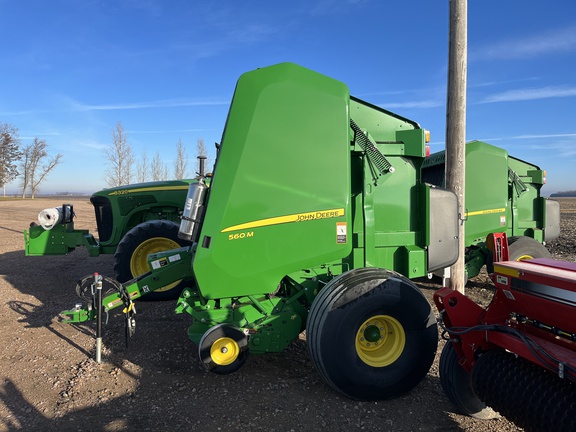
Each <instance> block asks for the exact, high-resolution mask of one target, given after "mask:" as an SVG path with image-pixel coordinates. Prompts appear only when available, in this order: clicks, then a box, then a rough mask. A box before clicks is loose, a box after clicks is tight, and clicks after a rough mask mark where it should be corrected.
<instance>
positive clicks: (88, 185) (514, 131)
mask: <svg viewBox="0 0 576 432" xmlns="http://www.w3.org/2000/svg"><path fill="white" fill-rule="evenodd" d="M448 5H449V2H448V0H444V1H440V0H435V1H434V0H420V1H417V0H404V1H401V2H399V1H394V2H392V1H383V0H319V1H312V0H308V1H300V0H293V1H291V2H272V1H249V0H245V1H224V0H221V1H217V2H216V1H214V2H213V1H203V2H196V1H190V0H173V1H162V0H115V1H108V0H100V1H98V0H83V1H77V0H53V1H50V2H45V1H39V0H34V1H33V0H0V41H2V42H1V47H2V54H1V55H2V57H1V65H2V67H0V121H1V122H7V123H11V124H13V125H14V126H16V127H17V128H18V129H19V131H20V137H21V139H22V144H23V145H26V144H29V143H30V142H31V141H32V140H33V139H34V137H38V138H42V139H45V140H46V141H47V143H48V145H49V152H50V153H51V154H56V153H61V154H63V161H62V163H61V165H59V166H58V167H57V168H56V170H55V171H54V172H53V173H52V174H51V175H50V177H49V178H48V180H47V182H46V183H45V184H44V185H43V186H42V187H41V192H44V193H48V192H64V191H69V192H86V193H92V192H94V191H96V190H99V189H102V188H104V187H106V182H105V176H104V172H105V168H106V159H105V157H104V149H105V148H106V147H109V146H110V144H111V142H112V130H113V128H114V127H115V125H116V123H117V122H118V121H121V122H122V124H123V125H124V129H125V130H126V131H127V134H128V141H129V143H130V144H131V145H132V146H133V147H134V149H135V151H136V154H137V158H138V157H139V154H140V152H141V151H142V150H145V151H146V153H147V154H148V157H149V158H151V157H152V156H153V155H154V154H155V153H156V152H157V151H159V152H160V154H161V157H162V159H163V161H164V162H165V163H166V164H167V165H168V167H169V170H170V172H172V170H173V169H172V164H173V160H174V158H175V154H176V145H177V143H178V140H179V139H181V140H182V142H183V143H184V144H185V145H186V147H187V151H188V154H189V156H190V157H191V162H190V163H189V166H190V167H192V166H193V163H194V162H193V159H194V154H195V151H196V141H197V139H198V138H202V139H204V141H205V143H206V145H207V147H208V149H209V151H210V152H211V153H212V154H214V150H213V143H214V142H218V141H220V137H221V134H222V129H223V126H224V122H225V120H226V113H227V110H228V105H229V102H230V99H231V97H232V93H233V90H234V86H235V84H236V80H237V79H238V77H239V76H240V75H241V74H242V73H244V72H246V71H249V70H253V69H255V68H257V67H262V66H268V65H271V64H275V63H280V62H284V61H291V62H295V63H299V64H301V65H303V66H306V67H308V68H310V69H314V70H316V71H318V72H321V73H324V74H326V75H329V76H331V77H334V78H336V79H338V80H341V81H343V82H345V83H346V84H347V85H348V86H349V88H350V91H351V93H352V94H353V95H355V96H358V97H360V98H362V99H365V100H367V101H369V102H371V103H373V104H376V105H379V106H382V107H384V108H386V109H389V110H392V111H395V112H397V113H399V114H401V115H403V116H406V117H409V118H411V119H414V120H416V121H418V122H419V123H420V124H421V125H422V127H424V128H426V129H428V130H430V131H431V133H432V151H437V150H441V149H443V148H444V137H445V118H446V106H445V101H446V80H447V51H448ZM574 17H576V2H575V1H574V0H553V1H550V2H542V1H535V0H524V1H520V0H516V1H512V0H510V1H503V0H483V1H470V2H469V5H468V53H469V54H468V55H469V57H468V59H469V61H468V111H467V139H468V140H472V139H479V140H485V141H487V142H490V143H492V144H494V145H497V146H501V147H504V148H505V149H507V150H508V152H509V153H510V154H511V155H513V156H516V157H519V158H521V159H525V160H528V161H530V162H532V163H535V164H537V165H539V166H540V167H541V168H543V169H546V170H547V171H548V184H547V185H546V186H545V188H544V193H545V194H550V193H553V192H556V191H559V190H568V189H576V176H575V175H574V171H575V170H574V167H575V166H576V121H575V116H576V20H575V18H574ZM191 171H192V170H191V169H190V174H192V173H191ZM17 190H18V181H15V182H13V183H12V184H11V185H9V186H8V188H7V191H8V192H10V193H14V192H16V191H17Z"/></svg>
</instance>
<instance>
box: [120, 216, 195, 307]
mask: <svg viewBox="0 0 576 432" xmlns="http://www.w3.org/2000/svg"><path fill="white" fill-rule="evenodd" d="M178 230H179V226H178V225H177V224H176V223H174V222H171V221H167V220H153V221H148V222H143V223H141V224H139V225H136V226H135V227H134V228H132V229H131V230H130V231H128V232H127V233H126V234H125V235H124V237H123V238H122V240H120V243H118V247H117V248H116V253H115V254H114V274H115V275H116V279H117V280H118V281H119V282H126V281H129V280H131V279H134V278H135V277H137V276H140V275H141V274H144V273H146V272H147V271H149V270H150V269H149V268H148V263H147V260H146V259H147V256H148V255H149V254H152V253H156V252H162V251H166V250H171V249H177V248H180V247H184V246H188V245H190V242H188V241H185V240H182V239H180V238H178ZM183 288H184V286H182V284H181V283H180V282H178V283H173V284H170V285H167V286H166V287H163V288H160V289H159V290H156V291H154V292H151V293H148V294H146V295H145V296H143V297H140V299H141V300H143V301H158V300H175V299H177V298H178V296H179V295H180V293H181V292H182V289H183Z"/></svg>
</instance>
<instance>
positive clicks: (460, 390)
mask: <svg viewBox="0 0 576 432" xmlns="http://www.w3.org/2000/svg"><path fill="white" fill-rule="evenodd" d="M439 370H440V384H441V385H442V389H443V390H444V394H446V397H448V400H449V401H450V402H452V405H454V407H455V408H456V410H457V411H458V412H459V413H460V414H464V415H467V416H470V417H474V418H477V419H480V420H488V419H492V418H496V417H499V416H498V413H496V412H495V411H494V410H493V409H492V408H490V407H488V406H486V404H485V403H484V402H482V401H481V400H480V399H479V398H478V396H477V395H476V393H475V392H474V388H473V387H472V374H470V373H468V372H467V371H466V370H465V369H464V368H463V367H462V366H460V364H459V358H458V354H457V353H456V349H454V344H453V343H452V342H450V341H448V342H446V345H444V348H443V349H442V354H441V355H440V362H439Z"/></svg>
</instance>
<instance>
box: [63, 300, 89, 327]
mask: <svg viewBox="0 0 576 432" xmlns="http://www.w3.org/2000/svg"><path fill="white" fill-rule="evenodd" d="M60 317H61V319H62V322H63V323H66V324H75V323H81V322H85V321H90V320H93V319H94V317H95V313H94V309H93V308H92V305H85V306H82V304H81V303H77V304H76V306H74V308H73V309H70V310H65V311H62V312H60Z"/></svg>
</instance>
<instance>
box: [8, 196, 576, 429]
mask: <svg viewBox="0 0 576 432" xmlns="http://www.w3.org/2000/svg"><path fill="white" fill-rule="evenodd" d="M560 201H561V206H562V236H561V237H560V238H559V239H558V240H556V241H553V242H551V243H550V244H549V248H550V250H551V252H552V253H553V255H554V257H556V258H558V259H563V260H569V261H575V260H576V240H575V239H576V236H575V235H574V234H575V232H574V231H575V229H576V199H562V200H560ZM59 204H60V201H59V200H49V199H35V200H20V199H17V200H10V201H0V295H1V299H2V300H1V302H0V325H1V328H2V331H1V332H0V346H1V347H2V349H1V350H0V377H1V379H2V381H0V431H28V430H39V431H44V430H56V429H57V430H61V431H132V430H138V431H148V430H150V431H152V430H153V431H167V430H203V431H236V430H238V431H240V430H242V431H286V432H289V431H313V430H318V429H328V430H332V431H376V430H393V431H502V432H504V431H517V430H520V429H518V428H517V427H516V426H515V425H514V424H512V423H510V422H509V421H507V420H506V419H504V418H500V419H495V420H487V421H480V420H475V419H472V418H469V417H465V416H461V415H458V414H456V413H454V412H453V408H452V406H451V405H450V403H449V402H448V400H447V399H446V397H445V396H444V394H443V392H442V389H441V387H440V382H439V378H438V356H439V353H440V349H439V351H438V355H437V358H436V361H435V363H434V365H433V366H432V368H431V370H430V372H429V373H428V375H427V377H426V378H425V379H424V381H423V382H422V383H421V384H419V385H418V386H417V387H416V388H415V389H414V390H413V391H411V392H410V393H408V394H407V395H405V396H402V397H399V398H396V399H393V400H390V401H385V402H357V401H353V400H349V399H346V398H345V397H341V396H339V395H338V394H335V393H334V392H333V391H332V390H331V389H330V388H328V387H327V386H326V385H325V384H324V383H323V382H322V380H321V379H320V377H319V376H318V374H317V373H316V371H315V370H314V367H313V365H312V363H311V361H310V359H309V358H308V355H307V352H306V344H305V340H304V336H303V335H302V336H301V338H300V339H299V340H296V341H295V342H294V343H293V344H292V345H291V346H290V347H289V348H288V349H287V350H286V351H285V352H283V353H279V354H269V355H266V356H251V357H250V358H249V359H248V361H247V363H246V365H245V366H244V367H243V368H242V369H240V370H239V371H238V372H236V373H235V374H232V375H228V376H219V375H215V374H212V373H209V372H205V371H204V369H203V367H201V365H200V364H199V361H198V359H197V350H196V348H195V346H194V345H193V344H192V343H191V342H190V341H189V340H188V338H187V336H186V328H187V326H188V324H189V317H188V316H187V315H185V314H184V315H175V314H174V313H173V307H174V303H173V302H163V303H146V302H144V303H139V304H138V312H139V313H138V315H137V318H138V319H137V321H138V328H137V331H136V335H135V336H134V337H133V338H132V339H131V340H130V346H129V347H128V348H126V347H125V341H124V330H123V321H122V317H121V316H120V315H119V314H118V313H111V314H110V317H109V323H108V324H107V325H106V326H105V328H104V352H103V361H102V363H100V364H98V363H96V362H95V361H94V360H93V357H94V326H93V324H86V325H76V326H72V325H65V324H62V323H60V322H59V321H58V319H57V318H56V317H57V315H58V313H59V312H60V311H62V310H64V309H69V308H71V307H72V306H74V304H75V302H76V297H75V294H74V286H75V284H76V280H77V279H79V278H80V277H81V276H84V275H86V274H90V273H93V272H95V271H97V272H99V273H101V274H105V275H112V258H111V257H110V256H101V257H98V258H90V257H88V254H87V253H86V251H84V250H83V249H78V250H76V251H75V252H74V253H72V254H71V255H68V256H54V257H25V256H24V251H23V237H22V230H23V229H24V228H25V227H27V226H28V224H29V222H31V221H34V220H35V219H36V216H37V214H38V211H39V210H41V209H43V208H46V207H54V206H56V205H59ZM74 209H75V211H76V214H77V224H76V225H77V228H88V229H90V230H91V231H92V232H95V231H96V227H95V222H94V218H93V214H92V208H91V206H90V204H89V202H88V200H87V199H79V200H75V201H74ZM421 288H422V291H423V292H424V294H425V295H426V297H427V298H428V299H430V300H431V298H432V295H433V293H434V292H435V290H436V289H437V288H438V286H437V285H433V284H429V283H427V284H421ZM467 294H468V295H469V296H470V297H472V298H473V299H474V300H475V301H477V302H479V303H481V304H487V302H488V301H489V300H490V298H491V295H492V288H491V286H490V283H489V280H488V279H487V277H486V275H481V276H479V277H478V278H475V279H473V280H472V281H471V282H470V283H469V286H468V288H467ZM442 343H443V342H441V343H440V348H441V346H442Z"/></svg>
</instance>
